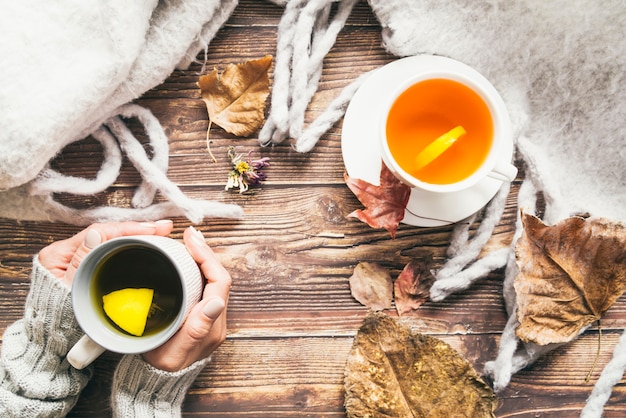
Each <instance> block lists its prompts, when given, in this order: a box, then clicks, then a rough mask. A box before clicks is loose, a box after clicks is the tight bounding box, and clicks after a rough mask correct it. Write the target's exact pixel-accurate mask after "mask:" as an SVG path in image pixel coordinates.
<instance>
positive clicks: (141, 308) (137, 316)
mask: <svg viewBox="0 0 626 418" xmlns="http://www.w3.org/2000/svg"><path fill="white" fill-rule="evenodd" d="M153 296H154V289H133V288H128V289H120V290H116V291H114V292H111V293H109V294H106V295H104V296H102V302H103V308H104V313H106V315H107V316H108V317H109V319H111V321H113V322H114V323H115V325H117V326H118V327H120V328H121V329H123V330H124V331H126V332H127V333H129V334H131V335H135V336H137V337H141V336H142V335H143V333H144V331H145V329H146V322H147V321H148V316H150V308H151V307H152V297H153Z"/></svg>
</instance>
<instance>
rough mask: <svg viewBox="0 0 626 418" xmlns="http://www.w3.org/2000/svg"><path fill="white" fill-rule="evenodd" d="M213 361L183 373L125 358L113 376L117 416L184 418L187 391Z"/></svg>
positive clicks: (199, 362)
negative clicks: (182, 413)
mask: <svg viewBox="0 0 626 418" xmlns="http://www.w3.org/2000/svg"><path fill="white" fill-rule="evenodd" d="M209 361H210V359H209V358H206V359H203V360H200V361H196V362H195V363H194V364H192V365H191V366H189V367H187V368H185V369H183V370H181V371H178V372H164V371H162V370H159V369H155V368H154V367H152V366H150V365H149V364H148V363H146V362H145V361H143V359H142V358H141V356H140V355H127V356H124V357H122V359H121V360H120V362H119V364H118V365H117V368H116V369H115V374H114V375H113V385H112V389H111V392H112V393H113V394H114V396H113V397H112V398H111V406H112V408H113V416H114V417H119V418H128V417H137V418H141V417H168V418H176V417H180V416H181V406H182V403H183V400H184V398H185V394H186V393H187V390H188V389H189V387H190V386H191V384H192V383H193V381H194V380H195V379H196V377H197V376H198V374H199V373H200V372H201V371H202V369H203V368H204V366H206V364H207V363H208V362H209Z"/></svg>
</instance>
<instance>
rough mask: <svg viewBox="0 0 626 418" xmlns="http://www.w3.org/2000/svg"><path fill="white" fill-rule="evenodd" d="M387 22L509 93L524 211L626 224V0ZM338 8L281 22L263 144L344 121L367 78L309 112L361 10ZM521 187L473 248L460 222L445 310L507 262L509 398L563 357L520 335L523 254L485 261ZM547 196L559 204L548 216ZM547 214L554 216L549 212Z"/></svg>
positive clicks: (426, 7)
mask: <svg viewBox="0 0 626 418" xmlns="http://www.w3.org/2000/svg"><path fill="white" fill-rule="evenodd" d="M368 1H369V4H370V5H371V7H372V9H373V10H374V13H375V14H376V16H377V17H378V19H379V21H380V23H381V25H382V26H383V33H382V36H383V42H384V44H385V47H386V48H387V50H388V51H389V52H391V53H393V54H395V55H397V56H410V55H417V54H434V55H443V56H447V57H451V58H455V59H457V60H459V61H462V62H464V63H466V64H469V65H470V66H472V67H474V68H475V69H477V70H478V71H479V72H481V73H482V74H483V75H485V76H486V77H487V78H488V79H489V80H490V81H491V82H492V83H493V84H494V86H495V87H496V88H497V89H498V90H499V92H500V94H501V95H502V97H503V99H504V101H505V103H506V105H507V107H508V110H509V113H510V115H511V119H512V124H513V129H514V141H515V145H516V149H517V152H518V156H519V157H520V158H521V159H522V160H523V162H524V168H525V174H526V176H525V180H524V182H523V184H522V186H521V189H520V191H519V198H518V205H519V207H520V208H524V210H525V211H526V212H527V213H538V212H543V215H542V218H543V220H544V221H545V222H546V223H548V224H553V223H556V222H557V221H559V220H561V219H564V218H566V217H569V216H571V215H574V214H583V213H587V214H590V215H592V216H597V217H605V218H608V219H611V220H614V221H621V222H625V221H626V193H625V192H624V189H625V186H626V164H624V162H625V161H626V158H625V157H626V140H625V138H626V135H625V132H626V129H625V128H626V127H625V124H626V88H624V85H626V42H624V39H623V38H624V34H625V32H624V28H626V7H625V6H626V5H625V3H624V1H623V0H604V1H596V0H574V1H571V0H551V1H543V0H519V1H508V0H476V1H464V2H453V1H440V0H368ZM331 3H332V1H331V0H310V1H306V0H291V1H289V2H288V3H287V5H286V11H285V14H284V16H283V20H282V22H281V30H280V32H279V38H278V45H279V48H278V50H277V56H276V71H275V82H274V89H273V96H272V107H271V109H270V116H269V119H268V122H267V124H266V125H265V127H264V129H263V130H262V131H261V134H260V138H259V140H260V142H261V143H262V144H268V143H279V142H282V141H283V140H285V139H287V138H292V140H293V143H294V147H295V149H297V150H299V151H301V152H307V151H309V150H310V149H312V148H313V146H314V145H315V143H316V142H317V140H318V139H319V138H320V136H321V135H322V134H323V133H324V132H326V131H327V130H328V129H329V128H330V126H332V125H333V124H334V123H335V122H336V121H338V120H339V119H340V118H341V117H342V116H343V113H344V111H345V109H346V107H347V104H348V103H349V101H350V99H351V97H352V95H353V94H354V93H355V91H356V90H357V89H358V88H359V86H360V85H361V83H362V82H363V80H364V79H366V77H367V75H364V76H362V77H361V78H360V79H357V80H355V82H354V83H352V84H351V85H349V86H348V87H346V89H345V90H344V91H343V92H342V93H341V94H340V96H339V97H337V98H336V99H335V101H334V102H333V103H331V105H330V106H329V108H328V109H327V110H326V111H325V112H324V113H323V114H322V115H321V116H320V117H319V118H318V119H317V120H315V121H313V122H312V123H311V124H310V125H309V126H304V124H303V120H304V119H303V114H304V110H305V109H306V105H307V104H308V102H309V101H310V99H311V97H312V96H313V94H314V92H315V90H316V89H317V82H318V81H319V77H320V74H321V71H322V60H323V57H324V55H325V54H326V53H327V52H328V50H329V49H330V47H331V46H332V43H333V42H334V39H335V37H336V35H337V32H338V30H339V28H340V27H341V26H342V25H343V23H344V22H345V19H346V18H347V16H348V15H349V13H350V9H351V8H352V6H353V5H354V3H355V1H354V0H343V1H341V4H340V6H339V7H338V10H337V12H336V13H335V14H334V15H331V16H333V17H329V14H328V8H329V7H330V5H331ZM508 192H509V185H505V186H503V187H502V190H500V192H499V193H498V194H497V195H496V197H495V198H494V199H493V200H492V202H491V203H490V204H489V205H488V207H487V208H486V210H485V212H484V214H483V215H482V217H481V218H477V217H476V216H474V217H472V218H471V219H470V220H471V221H473V220H475V219H478V220H480V222H481V223H480V226H479V228H478V230H477V231H476V233H475V234H474V235H473V236H472V237H471V238H470V235H471V234H470V233H469V224H470V223H471V222H469V223H468V222H464V223H460V224H459V225H458V226H457V227H456V228H455V231H454V234H453V237H452V241H451V243H450V247H449V250H448V255H449V259H448V261H447V262H446V264H445V265H444V266H443V268H442V269H441V270H440V271H439V272H438V273H437V275H436V278H437V280H436V282H435V284H434V286H433V287H432V289H431V298H432V299H433V300H443V299H445V298H446V297H447V296H448V295H449V294H451V293H453V292H458V291H462V290H464V289H466V288H467V287H469V286H470V285H471V284H472V283H473V282H474V281H476V280H477V279H479V278H481V277H484V276H485V275H487V274H488V273H489V272H491V271H493V270H495V269H498V268H501V267H504V266H505V265H506V266H507V269H506V279H505V283H504V297H505V301H506V303H507V309H508V312H509V315H510V320H509V323H508V324H507V326H506V328H505V329H504V330H503V334H502V338H501V342H500V351H499V353H498V356H497V358H496V360H495V361H493V362H489V363H488V364H487V365H486V369H485V371H486V373H487V374H489V375H491V377H492V378H493V380H494V386H495V389H496V390H501V389H503V388H504V387H506V386H507V385H508V383H509V381H510V379H511V376H512V374H514V373H515V372H517V371H518V370H520V369H522V368H523V367H525V366H527V365H529V364H531V363H532V362H534V361H535V359H536V358H537V357H539V356H540V355H543V354H545V353H546V352H548V351H550V350H552V349H554V348H555V347H554V346H550V347H544V348H540V347H535V346H531V345H525V344H523V343H521V342H520V341H518V339H517V337H516V336H515V328H516V327H517V325H518V324H517V321H516V318H515V315H514V310H515V292H514V290H513V285H512V283H513V278H514V276H515V273H516V266H515V256H514V251H513V248H514V245H515V242H516V240H517V238H518V237H519V235H520V233H521V224H520V222H519V221H518V224H517V233H516V236H515V238H514V240H513V242H512V244H511V247H510V248H506V249H503V250H500V251H495V252H492V253H490V254H487V255H486V256H484V257H483V258H482V259H478V256H479V253H480V252H481V250H482V248H483V246H484V245H485V243H486V242H487V240H488V239H489V238H490V236H491V235H492V232H493V229H494V227H495V225H496V224H497V223H498V222H499V220H500V217H501V215H502V212H503V209H504V205H505V200H506V198H507V195H508ZM539 195H542V196H543V199H544V201H545V208H544V209H543V211H541V210H540V209H539V208H537V200H538V196H539ZM539 214H540V213H539ZM625 346H626V332H625V333H624V335H623V336H622V338H621V339H620V342H619V343H618V345H617V346H616V347H615V351H614V357H613V360H612V361H611V362H610V363H609V364H608V365H607V366H606V368H605V370H604V372H603V373H602V375H601V377H600V379H599V380H598V382H597V383H596V385H595V388H594V390H593V392H592V394H591V395H590V398H589V400H588V402H587V405H586V407H585V409H584V410H583V411H582V415H581V416H584V417H599V416H601V414H602V411H603V406H604V404H605V403H606V401H607V400H608V398H609V396H610V394H611V391H612V387H613V385H615V384H616V383H617V382H619V381H620V379H621V378H622V375H623V373H624V369H625V367H626V351H625Z"/></svg>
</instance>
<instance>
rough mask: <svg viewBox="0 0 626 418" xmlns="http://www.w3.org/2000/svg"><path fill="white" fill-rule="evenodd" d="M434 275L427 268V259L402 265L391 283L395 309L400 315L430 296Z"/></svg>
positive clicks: (420, 304)
mask: <svg viewBox="0 0 626 418" xmlns="http://www.w3.org/2000/svg"><path fill="white" fill-rule="evenodd" d="M434 281H435V277H434V276H433V275H432V274H431V272H430V270H429V269H428V261H427V260H419V261H412V262H410V263H409V264H407V265H406V266H405V267H404V270H402V273H400V275H399V276H398V278H397V279H396V281H395V282H394V284H393V295H394V296H393V297H394V300H395V302H396V311H397V312H398V315H400V316H402V315H403V314H405V313H407V312H411V311H412V310H415V309H417V308H419V307H420V306H422V304H423V303H424V302H426V301H427V300H428V298H429V297H430V288H431V286H432V285H433V283H434Z"/></svg>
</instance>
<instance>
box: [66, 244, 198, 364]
mask: <svg viewBox="0 0 626 418" xmlns="http://www.w3.org/2000/svg"><path fill="white" fill-rule="evenodd" d="M202 287H203V279H202V275H201V273H200V270H199V268H198V265H197V264H196V262H195V260H194V259H193V258H192V257H191V255H190V254H189V252H188V251H187V249H186V248H185V246H184V245H183V244H182V243H181V242H178V241H175V240H173V239H171V238H166V237H161V236H152V235H145V236H144V235H142V236H130V237H119V238H114V239H111V240H109V241H106V242H104V243H102V244H100V245H99V246H97V247H96V248H94V249H93V250H91V252H89V253H88V254H87V256H86V257H85V258H84V259H83V260H82V262H81V263H80V265H79V267H78V269H77V271H76V274H75V276H74V282H73V285H72V305H73V308H74V315H75V316H76V320H77V321H78V323H79V325H80V327H81V328H82V329H83V331H84V332H85V335H84V336H83V337H82V338H81V339H80V340H79V341H78V342H77V343H76V344H75V345H74V347H72V349H71V350H70V351H69V353H68V355H67V359H68V361H69V363H70V364H71V365H72V366H74V367H75V368H77V369H82V368H84V367H86V366H88V365H89V364H90V363H91V362H93V361H94V360H95V359H96V358H97V357H98V356H100V354H102V353H103V352H104V351H105V350H109V351H113V352H117V353H123V354H132V353H145V352H147V351H150V350H152V349H154V348H156V347H158V346H160V345H162V344H163V343H165V342H166V341H167V340H169V339H170V338H171V337H172V335H173V334H174V333H175V332H176V331H178V329H179V328H180V326H181V325H182V323H183V321H184V320H185V318H186V316H187V314H188V313H189V311H190V310H191V308H192V307H193V305H195V304H196V303H197V302H198V301H199V300H200V297H201V294H202ZM124 288H151V289H154V290H155V293H154V294H155V296H154V300H153V301H154V302H155V303H156V304H157V305H159V304H161V305H163V306H159V312H158V315H157V317H158V320H159V321H160V322H159V323H158V324H157V323H155V324H152V325H150V324H149V325H147V326H146V331H145V333H144V334H143V335H142V336H134V335H131V334H129V333H127V332H125V331H123V330H122V329H120V328H119V327H117V326H116V325H115V324H114V323H113V322H112V321H111V320H110V319H109V318H108V317H107V315H106V314H105V312H104V308H103V300H102V296H103V295H104V294H107V293H110V292H112V291H115V290H119V289H124ZM151 326H154V329H151Z"/></svg>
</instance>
